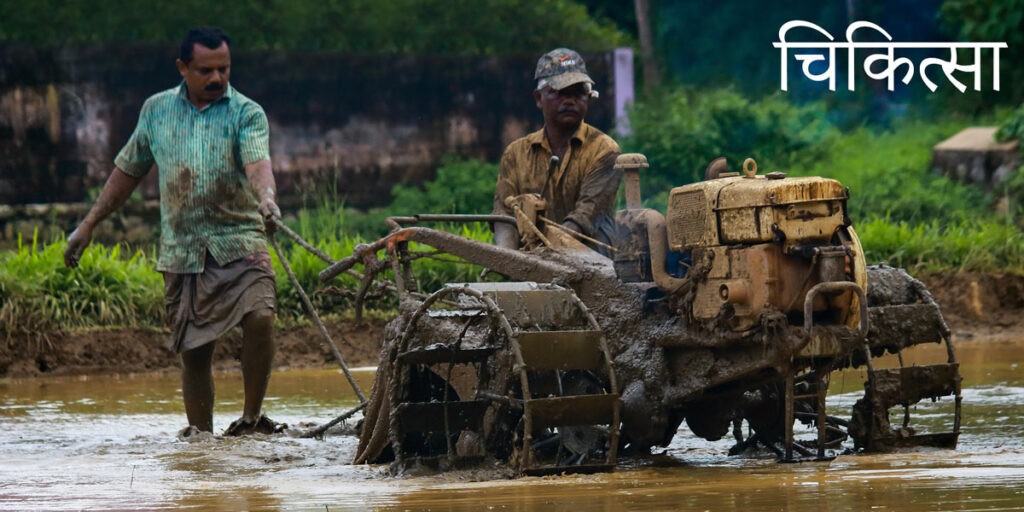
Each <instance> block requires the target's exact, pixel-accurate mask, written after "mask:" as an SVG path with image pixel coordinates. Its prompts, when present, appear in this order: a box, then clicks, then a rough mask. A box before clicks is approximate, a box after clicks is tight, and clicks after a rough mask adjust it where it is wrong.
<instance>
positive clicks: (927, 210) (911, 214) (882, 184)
mask: <svg viewBox="0 0 1024 512" xmlns="http://www.w3.org/2000/svg"><path fill="white" fill-rule="evenodd" d="M969 124H970V121H967V120H956V119H953V120H947V121H944V122H935V121H907V122H904V123H898V124H897V125H896V126H895V127H894V129H893V130H891V131H885V132H881V133H878V132H874V131H871V130H869V129H867V128H860V129H857V130H854V131H853V132H850V133H846V134H843V136H842V137H838V138H835V139H833V140H831V141H830V142H829V143H828V144H827V145H826V146H824V147H822V148H820V149H819V151H818V153H819V155H806V156H805V155H800V156H798V157H797V158H795V159H794V161H795V162H796V163H795V164H794V165H793V167H791V168H788V169H781V170H786V171H788V172H789V173H790V174H791V175H799V176H824V177H827V178H834V179H836V180H839V181H840V182H841V183H842V184H843V185H846V186H847V187H850V201H849V206H850V215H851V216H852V217H853V219H854V221H855V222H860V221H865V220H868V219H871V218H875V217H886V218H888V219H889V220H891V221H893V222H901V221H907V222H921V221H928V220H941V221H954V220H959V219H961V218H963V217H967V216H986V215H990V213H989V211H990V209H989V207H990V205H991V199H989V198H986V197H985V195H984V193H983V192H982V191H981V190H980V189H978V188H976V187H971V186H967V185H963V184H960V183H957V182H954V181H952V180H950V179H948V178H946V177H943V176H938V175H936V174H934V173H933V172H932V171H931V148H932V146H934V145H935V144H937V143H939V142H940V141H942V140H943V139H945V138H947V137H949V136H951V135H953V134H955V133H956V132H958V131H960V130H962V129H963V128H964V126H967V125H969ZM767 170H775V169H774V168H773V169H767Z"/></svg>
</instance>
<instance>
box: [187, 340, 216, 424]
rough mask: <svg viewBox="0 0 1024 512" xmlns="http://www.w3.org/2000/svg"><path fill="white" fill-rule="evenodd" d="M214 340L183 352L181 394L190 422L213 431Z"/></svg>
mask: <svg viewBox="0 0 1024 512" xmlns="http://www.w3.org/2000/svg"><path fill="white" fill-rule="evenodd" d="M214 346H215V343H214V342H210V343H207V344H206V345H203V346H201V347H198V348H194V349H192V350H187V351H185V352H182V353H181V365H182V370H181V394H182V395H183V397H184V399H185V416H186V417H188V424H189V425H192V426H194V427H196V428H198V429H199V430H202V431H203V432H213V347H214Z"/></svg>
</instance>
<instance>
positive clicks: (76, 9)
mask: <svg viewBox="0 0 1024 512" xmlns="http://www.w3.org/2000/svg"><path fill="white" fill-rule="evenodd" d="M197 25H215V26H220V27H221V28H223V29H224V30H225V31H226V32H227V33H228V34H229V35H230V36H231V37H232V38H233V42H234V43H236V44H237V45H238V47H239V48H244V49H246V50H311V51H337V52H354V53H397V54H405V53H459V54H478V55H481V54H482V55H490V54H495V53H516V52H524V53H531V54H532V53H537V54H539V53H540V52H544V51H547V50H550V49H551V48H554V47H556V46H563V45H568V46H572V47H574V48H576V49H578V50H581V51H583V50H606V49H608V48H612V47H615V46H621V45H624V44H626V45H628V44H629V42H630V41H629V38H628V36H626V35H625V34H624V33H622V32H620V31H618V30H617V29H616V28H615V27H614V25H613V24H612V23H611V22H608V21H606V20H598V19H594V18H592V17H591V16H590V15H589V14H588V13H587V10H586V8H585V7H583V6H582V5H580V4H579V3H577V2H574V1H572V0H548V1H544V2H537V1H535V0H477V1H474V2H450V1H448V0H290V1H280V0H277V1H274V0H268V1H264V2H214V3H210V2H202V1H198V0H176V1H173V2H172V1H167V0H162V1H151V2H137V1H133V0H108V1H105V2H93V1H87V0H36V1H34V2H32V3H31V5H16V4H14V3H11V2H3V3H0V42H16V43H25V44H30V45H35V46H48V47H53V46H61V45H66V44H96V43H149V44H160V45H172V46H173V45H177V44H178V43H179V42H180V41H181V38H182V36H184V35H185V31H186V30H188V29H189V28H192V27H194V26H197Z"/></svg>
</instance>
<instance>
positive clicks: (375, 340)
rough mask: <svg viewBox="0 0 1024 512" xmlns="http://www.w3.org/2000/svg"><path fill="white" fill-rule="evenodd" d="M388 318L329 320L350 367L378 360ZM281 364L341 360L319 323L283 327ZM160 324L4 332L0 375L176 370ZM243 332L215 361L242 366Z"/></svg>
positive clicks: (224, 342)
mask: <svg viewBox="0 0 1024 512" xmlns="http://www.w3.org/2000/svg"><path fill="white" fill-rule="evenodd" d="M384 324H385V321H383V320H366V321H361V322H354V321H340V322H327V330H328V332H330V334H331V337H332V338H333V339H334V342H335V343H336V344H337V345H338V349H339V350H340V351H341V353H342V355H343V356H344V357H345V362H346V363H347V364H348V365H349V366H351V367H357V366H367V365H376V364H377V358H378V355H379V349H380V340H381V339H382V338H383V332H384ZM276 341H277V356H276V357H275V360H274V362H275V366H276V367H278V368H315V367H321V366H325V365H336V363H335V361H334V358H333V357H332V356H331V353H330V350H329V349H328V348H327V345H326V344H325V343H324V341H323V338H322V337H321V335H320V332H319V331H318V330H317V328H316V327H314V326H304V327H296V328H290V329H278V331H277V336H276ZM166 342H167V333H166V332H163V331H160V330H145V329H125V330H89V331H75V332H56V333H51V334H49V335H48V336H47V337H46V339H33V340H27V339H22V338H9V339H6V340H4V339H2V338H0V377H12V378H23V377H36V376H44V375H54V376H58V375H84V374H102V373H133V372H150V371H165V370H176V369H178V368H180V367H181V366H180V365H181V363H180V362H179V359H178V356H177V355H176V354H174V353H173V352H171V351H170V350H168V349H167V347H166ZM241 349H242V333H241V330H240V329H238V328H236V329H234V330H233V331H231V332H230V333H229V334H228V335H227V336H226V337H225V338H223V339H221V340H219V341H218V342H217V348H216V351H215V352H214V360H215V367H216V368H217V369H221V370H230V369H239V368H240V366H239V364H240V363H239V360H240V357H241Z"/></svg>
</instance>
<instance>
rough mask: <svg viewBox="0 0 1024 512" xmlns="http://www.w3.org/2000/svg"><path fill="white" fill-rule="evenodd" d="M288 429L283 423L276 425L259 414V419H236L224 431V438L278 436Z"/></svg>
mask: <svg viewBox="0 0 1024 512" xmlns="http://www.w3.org/2000/svg"><path fill="white" fill-rule="evenodd" d="M286 428H288V425H286V424H284V423H278V422H276V421H274V420H272V419H270V418H268V417H267V415H266V414H261V415H260V417H259V418H257V419H255V420H252V419H246V418H245V417H242V418H238V419H237V420H235V421H233V422H231V425H229V426H228V429H227V430H225V431H224V435H226V436H245V435H249V434H268V435H269V434H280V433H282V432H284V431H285V429H286Z"/></svg>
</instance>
